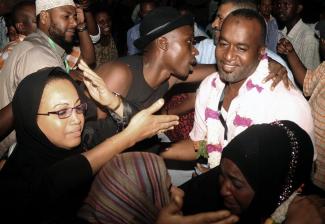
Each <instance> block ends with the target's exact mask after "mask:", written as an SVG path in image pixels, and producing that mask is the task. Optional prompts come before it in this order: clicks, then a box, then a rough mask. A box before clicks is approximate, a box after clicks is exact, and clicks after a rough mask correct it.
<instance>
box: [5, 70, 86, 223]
mask: <svg viewBox="0 0 325 224" xmlns="http://www.w3.org/2000/svg"><path fill="white" fill-rule="evenodd" d="M54 75H55V77H57V76H59V79H66V80H69V81H71V83H72V84H73V85H74V86H75V87H76V89H77V91H78V88H77V86H76V84H75V83H74V81H73V80H72V79H71V78H70V77H69V75H68V74H66V73H65V72H64V71H63V70H62V69H61V68H44V69H41V70H39V71H37V72H35V73H33V74H31V75H29V76H27V77H26V78H25V79H23V80H22V81H21V82H20V84H19V85H18V87H17V90H16V92H15V95H14V98H13V101H12V108H13V114H14V118H15V123H14V124H15V130H16V136H17V145H16V147H15V149H14V151H13V153H12V154H11V155H10V157H9V158H8V160H7V162H6V163H5V165H4V167H3V169H2V170H1V172H0V182H2V183H1V184H0V189H2V190H6V191H7V195H6V197H5V198H3V199H4V200H2V201H3V202H4V203H2V204H4V206H7V205H8V208H10V207H14V208H16V209H17V213H18V214H19V213H21V214H25V215H28V211H31V213H34V214H35V211H33V209H39V208H42V205H40V204H37V202H35V201H38V200H39V201H43V200H46V199H45V198H42V197H43V196H42V195H44V194H42V193H43V192H41V191H42V189H43V187H40V186H43V185H44V182H46V181H44V179H46V178H47V177H48V176H49V173H51V172H52V170H53V171H54V170H57V169H56V168H55V166H54V164H57V162H59V161H62V160H64V159H65V158H69V159H70V158H72V155H78V156H77V157H82V156H81V155H80V153H81V152H82V151H83V150H82V148H81V147H76V148H74V149H70V150H67V149H62V148H58V147H57V146H55V145H54V144H52V143H51V142H50V141H49V139H48V138H47V137H46V136H45V134H43V132H42V131H41V130H40V128H39V127H38V125H37V121H36V119H37V113H38V109H39V105H40V102H41V98H42V95H43V91H44V88H45V86H46V84H47V82H48V80H50V79H52V78H53V76H54ZM78 94H79V96H80V95H81V94H80V93H79V92H78ZM81 100H82V99H81ZM73 158H75V157H73ZM83 158H84V157H83ZM77 160H78V162H79V161H82V160H86V159H81V160H80V158H79V159H77ZM85 163H86V164H87V162H86V161H85ZM68 164H70V163H68ZM50 167H51V168H50ZM71 172H72V171H71ZM61 173H62V172H61ZM74 175H75V176H81V175H83V174H74ZM88 175H89V174H88ZM67 176H69V172H67ZM67 178H69V177H67ZM67 180H68V179H67ZM67 183H68V181H67ZM49 185H52V184H49ZM49 185H47V186H49ZM51 187H53V188H54V189H55V186H54V184H53V186H51ZM51 187H50V188H48V189H51ZM45 188H46V187H45ZM55 190H58V189H55ZM59 190H60V189H59ZM2 192H3V191H2ZM46 195H49V194H48V192H47V193H46ZM37 197H39V198H37ZM6 203H8V204H6ZM43 205H44V203H43ZM33 206H34V207H33ZM44 206H45V207H46V205H44ZM62 206H64V205H62ZM0 207H1V206H0ZM19 209H21V210H22V211H19ZM23 210H26V212H24V211H23ZM2 211H3V210H2ZM40 216H41V211H40ZM16 218H17V217H16ZM26 220H28V218H27V217H26Z"/></svg>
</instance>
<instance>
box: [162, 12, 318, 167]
mask: <svg viewBox="0 0 325 224" xmlns="http://www.w3.org/2000/svg"><path fill="white" fill-rule="evenodd" d="M265 35H266V27H265V22H264V19H263V17H261V15H259V14H258V12H256V11H255V10H251V9H239V10H235V11H233V12H232V13H231V14H230V15H229V16H227V17H226V19H225V21H224V22H223V25H222V27H221V32H220V38H219V41H218V44H217V47H216V51H215V55H216V58H217V65H218V73H214V74H211V75H210V76H208V77H207V78H206V79H205V80H203V81H202V83H201V85H200V88H199V90H198V91H197V96H196V103H195V117H194V118H195V121H194V126H193V129H192V131H191V133H190V138H191V139H189V140H185V141H182V142H179V143H176V144H175V145H173V146H172V147H170V148H169V150H167V151H165V152H163V153H162V155H163V156H164V157H165V158H168V159H181V160H194V159H196V151H198V149H199V148H198V147H197V146H198V145H199V142H200V141H206V145H207V147H206V149H207V153H208V155H209V158H208V163H209V165H210V168H213V167H216V166H218V165H219V162H220V158H221V153H222V151H223V148H224V147H225V146H226V145H227V144H228V142H230V141H231V140H232V139H233V138H234V137H235V136H237V135H238V134H239V133H241V132H242V131H244V130H245V129H246V128H248V127H250V126H251V125H253V124H261V123H270V122H273V121H276V120H291V121H293V122H295V123H297V124H298V125H299V126H301V127H302V128H303V129H305V130H306V132H308V134H309V135H310V136H311V137H313V121H312V116H311V111H310V108H309V105H308V103H307V101H306V100H305V99H304V97H303V96H302V95H301V93H300V92H298V90H296V89H291V90H288V89H286V88H285V87H284V85H283V83H280V84H279V85H278V86H277V88H275V89H274V90H273V91H272V90H271V89H270V85H271V84H270V83H263V82H262V80H263V79H264V78H265V76H266V75H267V74H268V62H267V58H265V57H264V56H263V55H264V52H265Z"/></svg>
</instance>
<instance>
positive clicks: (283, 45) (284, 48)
mask: <svg viewBox="0 0 325 224" xmlns="http://www.w3.org/2000/svg"><path fill="white" fill-rule="evenodd" d="M276 50H277V52H278V53H279V54H284V55H288V54H290V53H291V52H292V51H293V50H294V49H293V46H292V44H291V43H290V41H289V40H287V39H286V38H281V39H280V40H279V42H278V44H277V46H276Z"/></svg>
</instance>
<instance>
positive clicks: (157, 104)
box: [145, 98, 165, 114]
mask: <svg viewBox="0 0 325 224" xmlns="http://www.w3.org/2000/svg"><path fill="white" fill-rule="evenodd" d="M164 103H165V101H164V99H162V98H160V99H159V100H157V101H156V102H154V103H153V104H152V105H151V106H150V107H148V108H147V109H145V111H147V112H148V113H150V114H154V113H156V112H157V111H159V110H160V109H161V107H162V106H163V105H164Z"/></svg>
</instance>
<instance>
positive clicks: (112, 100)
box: [78, 60, 121, 110]
mask: <svg viewBox="0 0 325 224" xmlns="http://www.w3.org/2000/svg"><path fill="white" fill-rule="evenodd" d="M78 68H79V69H80V70H81V71H83V75H84V77H83V82H84V83H85V85H86V87H87V89H88V91H89V94H90V95H91V97H92V98H93V99H94V100H96V101H97V102H98V103H100V104H101V105H103V106H107V107H109V108H110V109H113V110H114V109H117V108H116V105H119V104H120V101H121V99H119V97H117V96H116V95H115V94H114V93H112V92H111V91H109V90H108V88H107V87H106V84H105V82H104V81H103V79H102V78H101V77H99V76H98V75H97V74H96V73H95V72H94V71H93V70H91V69H90V68H89V67H88V65H87V64H86V63H85V62H84V61H83V60H81V61H80V63H79V64H78Z"/></svg>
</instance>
